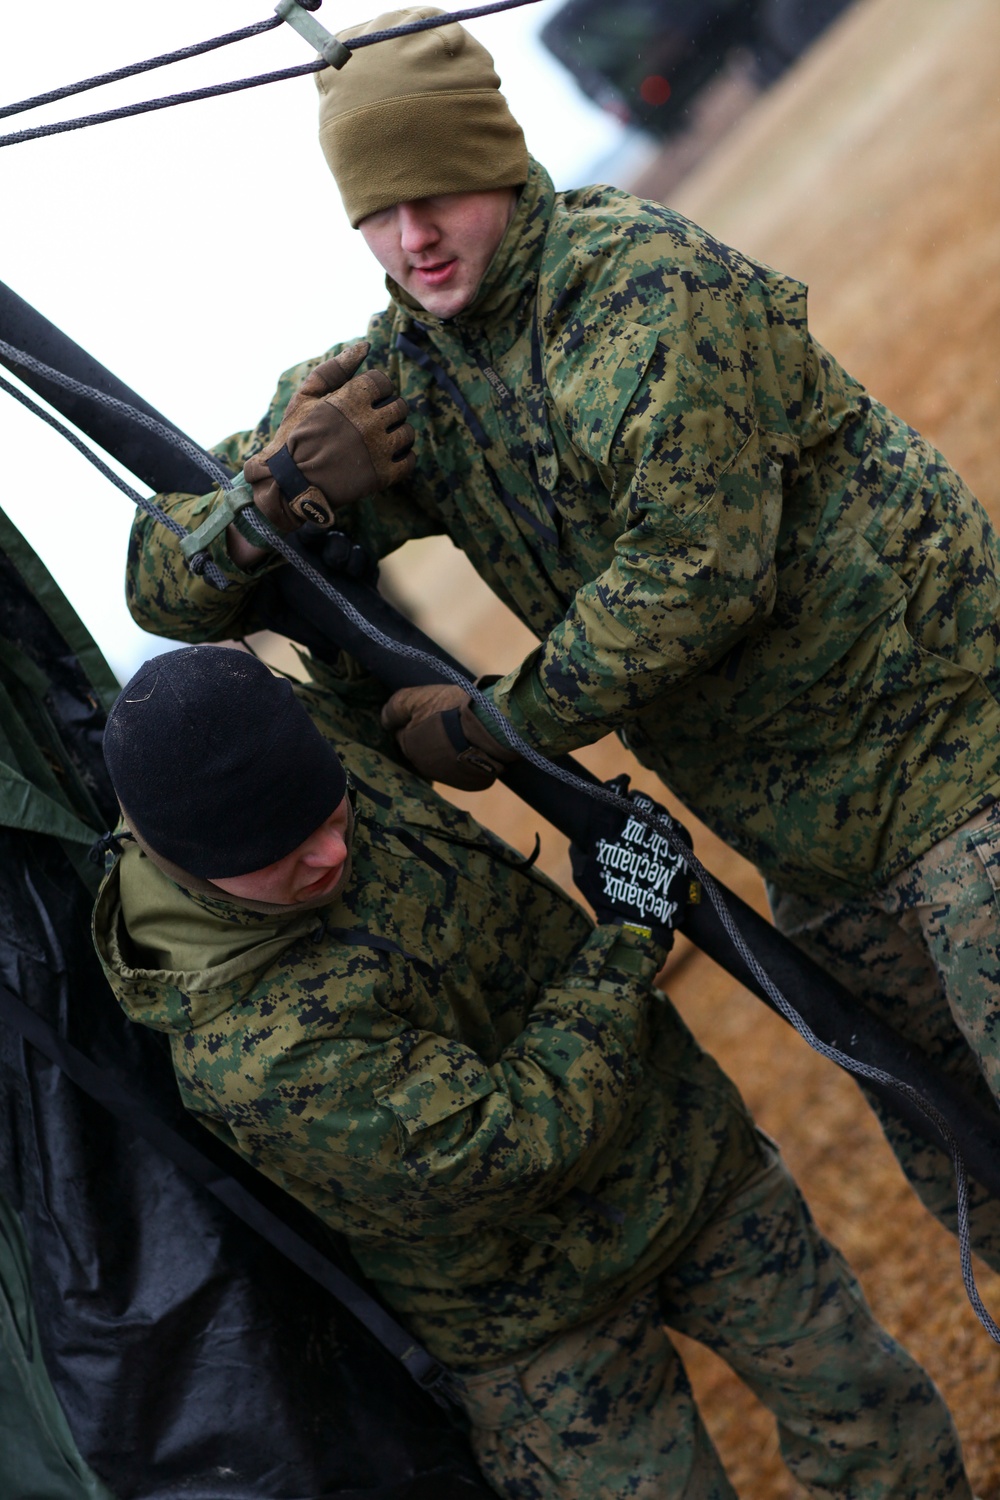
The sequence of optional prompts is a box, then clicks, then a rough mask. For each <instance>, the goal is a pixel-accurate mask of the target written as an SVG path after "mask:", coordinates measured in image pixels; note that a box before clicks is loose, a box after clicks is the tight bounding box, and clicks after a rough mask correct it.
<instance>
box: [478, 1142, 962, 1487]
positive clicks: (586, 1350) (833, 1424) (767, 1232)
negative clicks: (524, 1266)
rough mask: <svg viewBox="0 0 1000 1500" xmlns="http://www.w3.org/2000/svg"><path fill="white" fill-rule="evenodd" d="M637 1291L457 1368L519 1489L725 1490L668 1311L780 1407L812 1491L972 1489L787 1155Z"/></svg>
mask: <svg viewBox="0 0 1000 1500" xmlns="http://www.w3.org/2000/svg"><path fill="white" fill-rule="evenodd" d="M762 1148H763V1160H762V1163H761V1165H760V1166H759V1167H758V1168H757V1169H755V1170H754V1172H753V1174H752V1176H751V1177H750V1179H749V1180H748V1181H746V1182H744V1184H743V1185H742V1186H741V1188H740V1189H739V1190H738V1191H737V1192H736V1193H735V1194H733V1195H732V1196H731V1197H730V1198H729V1199H728V1201H726V1202H724V1203H723V1204H722V1206H721V1207H720V1209H719V1210H718V1211H717V1213H716V1214H715V1215H714V1217H713V1218H712V1219H711V1220H710V1221H709V1223H708V1224H707V1225H705V1226H703V1227H702V1229H701V1230H700V1231H699V1232H698V1234H697V1235H696V1236H695V1238H694V1239H693V1240H692V1241H691V1242H690V1243H688V1244H687V1245H686V1246H685V1247H684V1249H683V1250H682V1251H681V1252H680V1253H679V1255H678V1256H677V1258H676V1259H675V1260H674V1261H673V1262H672V1263H671V1265H670V1266H669V1267H668V1268H667V1269H666V1270H665V1271H664V1272H662V1273H661V1274H660V1275H659V1276H658V1277H657V1279H656V1280H655V1281H654V1282H652V1283H651V1284H650V1285H649V1286H647V1287H646V1288H645V1289H644V1290H643V1292H642V1293H641V1294H640V1295H639V1296H637V1297H636V1298H635V1300H634V1301H633V1302H631V1303H630V1304H628V1305H623V1306H620V1307H618V1308H617V1309H616V1310H615V1311H613V1312H612V1313H610V1314H609V1315H607V1316H606V1317H603V1318H600V1319H598V1320H596V1321H595V1322H592V1323H589V1324H586V1325H584V1326H582V1327H579V1328H576V1329H573V1330H572V1331H570V1332H569V1333H565V1334H562V1335H559V1336H558V1337H556V1338H554V1339H552V1340H551V1341H550V1342H549V1343H547V1344H545V1345H544V1346H542V1347H541V1348H540V1349H537V1350H534V1351H532V1352H531V1353H529V1354H527V1355H525V1357H524V1358H523V1359H519V1360H517V1361H516V1362H514V1363H512V1364H510V1365H508V1366H506V1367H504V1368H503V1369H499V1370H491V1371H487V1372H484V1373H481V1374H475V1375H467V1376H465V1377H462V1379H461V1389H462V1392H463V1395H464V1401H465V1405H466V1409H467V1411H468V1413H469V1416H470V1418H471V1422H472V1442H473V1447H474V1449H475V1453H476V1457H477V1459H478V1461H479V1464H480V1467H481V1468H482V1470H483V1473H484V1474H485V1476H486V1478H487V1480H488V1482H489V1483H490V1484H491V1486H492V1487H493V1488H494V1489H495V1490H496V1492H497V1494H499V1495H502V1496H506V1497H508V1500H626V1497H632V1500H654V1497H655V1500H732V1497H733V1496H734V1493H735V1492H734V1490H733V1488H732V1486H731V1485H730V1483H729V1481H728V1479H727V1478H726V1475H725V1472H724V1470H723V1468H722V1466H721V1464H720V1462H719V1458H718V1455H717V1453H716V1451H715V1448H714V1447H713V1445H712V1442H711V1439H710V1438H709V1436H708V1433H707V1432H706V1430H705V1428H704V1425H703V1423H702V1421H701V1417H700V1415H699V1412H698V1408H697V1407H696V1405H695V1403H694V1399H693V1396H692V1393H691V1388H690V1385H689V1384H688V1379H687V1375H686V1373H685V1370H684V1366H683V1364H682V1363H681V1360H680V1357H679V1355H678V1354H677V1351H676V1349H675V1348H674V1346H673V1344H672V1343H671V1342H670V1339H669V1337H668V1334H667V1332H666V1330H665V1328H664V1324H666V1325H668V1326H669V1327H671V1328H675V1329H677V1330H678V1331H679V1332H682V1333H685V1334H688V1335H690V1336H691V1337H692V1338H696V1339H698V1340H700V1341H701V1342H702V1343H704V1344H707V1345H708V1346H709V1347H710V1348H711V1349H714V1350H715V1351H716V1352H717V1353H718V1354H719V1355H721V1356H722V1358H723V1359H725V1360H726V1361H727V1362H728V1363H729V1364H730V1365H731V1366H732V1368H733V1369H734V1370H735V1371H736V1373H737V1374H738V1375H739V1376H740V1377H741V1378H742V1379H743V1380H744V1381H745V1382H746V1384H747V1385H748V1386H749V1387H750V1388H751V1390H753V1391H754V1392H755V1394H756V1395H757V1396H759V1397H760V1399H761V1400H762V1401H763V1402H764V1403H765V1404H766V1405H767V1406H768V1407H770V1409H771V1410H772V1411H773V1412H774V1414H775V1416H776V1417H777V1420H778V1435H779V1438H780V1442H781V1450H782V1455H783V1457H784V1459H785V1462H786V1463H787V1465H788V1467H789V1469H790V1470H791V1471H792V1473H793V1474H794V1475H795V1477H796V1479H797V1480H798V1481H799V1483H800V1484H802V1485H803V1486H805V1488H806V1490H808V1491H809V1492H810V1493H811V1494H813V1495H823V1496H837V1497H838V1500H888V1497H890V1496H891V1497H895V1500H924V1497H928V1500H929V1497H931V1496H935V1497H938V1496H945V1495H948V1496H952V1497H954V1500H969V1497H970V1493H971V1492H970V1490H969V1486H968V1481H967V1480H966V1477H965V1473H964V1470H963V1467H962V1460H961V1452H960V1447H959V1440H958V1436H957V1434H956V1432H955V1430H954V1427H953V1426H952V1422H951V1419H950V1417H949V1414H948V1411H947V1409H946V1407H945V1406H944V1403H943V1402H942V1400H941V1398H940V1396H939V1394H938V1392H937V1390H936V1388H935V1386H934V1384H933V1383H932V1381H931V1380H930V1378H929V1376H928V1375H926V1373H925V1372H924V1371H923V1370H922V1369H921V1368H920V1366H919V1365H917V1364H916V1363H915V1362H914V1361H913V1360H912V1359H911V1358H910V1357H909V1355H908V1354H906V1352H905V1351H904V1350H903V1349H901V1348H900V1346H899V1345H898V1344H896V1343H895V1341H894V1340H893V1339H891V1338H890V1337H889V1335H888V1334H887V1333H885V1331H884V1330H883V1329H881V1328H880V1327H879V1325H878V1324H877V1323H876V1322H875V1320H874V1318H873V1317H872V1314H871V1312H870V1311H869V1309H868V1307H867V1305H866V1303H865V1301H864V1298H863V1296H862V1293H861V1290H860V1288H859V1287H858V1284H857V1282H856V1281H855V1279H854V1276H853V1275H852V1273H851V1271H850V1270H849V1268H848V1267H847V1265H846V1264H845V1262H844V1261H843V1259H842V1257H841V1256H840V1254H839V1252H838V1251H837V1250H836V1249H834V1247H833V1246H832V1245H831V1244H830V1243H829V1242H828V1241H827V1240H825V1239H824V1238H823V1236H822V1235H821V1234H820V1233H819V1231H818V1229H817V1228H816V1226H815V1225H814V1223H813V1221H812V1218H811V1216H810V1214H809V1210H808V1208H807V1207H806V1204H805V1202H804V1201H803V1199H802V1197H801V1195H800V1193H799V1192H798V1189H797V1188H796V1187H795V1184H794V1183H793V1182H792V1180H791V1178H790V1177H789V1176H788V1174H787V1173H786V1171H785V1169H784V1167H783V1165H782V1163H781V1159H780V1157H779V1156H778V1153H777V1151H776V1150H775V1149H774V1148H773V1147H771V1145H770V1143H769V1142H764V1141H762Z"/></svg>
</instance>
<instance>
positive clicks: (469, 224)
mask: <svg viewBox="0 0 1000 1500" xmlns="http://www.w3.org/2000/svg"><path fill="white" fill-rule="evenodd" d="M516 203H517V195H516V193H515V192H514V189H513V188H491V189H490V190H489V191H487V192H483V193H441V194H439V195H438V196H437V197H434V198H413V199H411V200H410V201H409V202H406V203H396V204H394V205H393V207H392V208H384V209H382V210H381V212H380V213H377V214H369V215H368V217H367V219H362V220H361V223H360V224H359V225H358V228H359V229H360V230H361V233H362V234H363V235H364V238H365V243H366V244H367V246H368V248H369V250H370V251H371V252H372V254H373V255H374V257H375V259H376V260H377V261H378V263H379V265H380V266H382V268H383V269H384V270H386V271H388V273H389V275H390V276H391V277H392V279H393V281H395V282H397V283H398V285H399V286H401V287H402V288H403V290H404V291H405V292H409V294H410V296H411V297H413V298H415V299H416V301H417V302H419V303H420V306H421V307H423V308H426V310H427V311H428V312H429V313H433V314H434V315H435V316H436V317H439V318H453V317H454V316H455V314H456V313H460V312H461V311H462V310H463V308H466V307H468V306H469V303H470V302H471V301H472V300H473V298H474V297H475V295H476V292H477V291H478V290H479V283H480V282H481V281H482V279H483V275H484V274H485V271H486V267H487V266H488V265H489V263H490V261H491V260H492V259H493V256H494V254H495V253H496V250H497V246H498V245H499V244H500V241H501V240H502V239H503V237H504V233H505V231H506V229H507V225H508V224H509V223H510V221H511V218H512V217H513V214H514V207H515V205H516Z"/></svg>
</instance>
